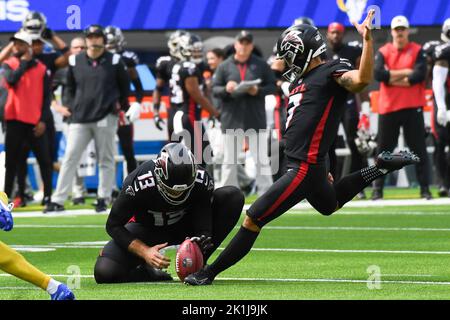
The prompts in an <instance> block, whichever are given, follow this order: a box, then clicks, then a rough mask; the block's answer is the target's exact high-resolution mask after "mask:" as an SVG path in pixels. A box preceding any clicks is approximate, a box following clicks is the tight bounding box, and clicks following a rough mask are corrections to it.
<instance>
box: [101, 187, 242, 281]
mask: <svg viewBox="0 0 450 320" xmlns="http://www.w3.org/2000/svg"><path fill="white" fill-rule="evenodd" d="M211 205H212V214H213V217H212V242H213V244H214V247H213V248H212V249H211V250H210V251H209V252H207V253H206V254H205V255H204V263H205V264H206V261H207V260H208V258H209V257H210V255H211V254H212V253H213V252H214V250H216V249H217V248H218V247H219V245H220V244H221V243H222V241H223V240H224V239H225V238H226V237H227V235H228V234H229V233H230V232H231V230H232V229H233V227H234V226H235V225H236V223H237V221H238V220H239V217H240V215H241V212H242V208H243V206H244V196H243V194H242V192H241V191H240V190H239V189H237V188H236V187H232V186H227V187H222V188H219V189H216V190H214V192H213V199H212V204H211ZM189 219H190V215H189V213H187V214H186V215H185V216H184V218H183V220H181V221H180V222H178V223H176V224H174V225H171V226H166V227H159V228H155V227H153V226H145V225H143V224H140V223H128V224H127V225H126V228H127V229H128V230H129V231H130V232H131V233H133V234H134V235H136V238H138V239H139V240H141V241H143V242H144V243H145V244H146V245H148V246H154V245H157V244H161V243H165V242H168V245H169V246H170V245H178V244H181V243H182V242H183V241H184V240H185V239H186V237H192V236H194V235H195V234H194V230H195V228H194V225H195V221H190V220H189ZM172 263H174V261H173V262H172ZM143 264H145V261H144V260H143V259H141V258H139V257H137V256H135V255H134V254H132V253H131V252H129V251H128V250H125V249H123V248H121V247H120V246H119V245H117V243H116V242H115V241H114V240H111V241H109V242H108V243H107V244H106V246H105V247H104V248H103V250H102V252H101V253H100V256H99V257H98V258H97V262H96V264H95V268H94V276H95V281H96V282H97V283H121V282H145V281H149V280H148V278H146V277H145V275H137V274H136V272H135V270H136V268H137V267H138V266H140V265H143Z"/></svg>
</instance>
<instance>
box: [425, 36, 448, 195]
mask: <svg viewBox="0 0 450 320" xmlns="http://www.w3.org/2000/svg"><path fill="white" fill-rule="evenodd" d="M424 51H425V48H424ZM425 52H426V51H425ZM436 60H445V61H447V63H448V64H449V65H450V43H444V44H440V45H435V46H434V49H433V61H436ZM445 86H446V88H447V94H446V96H445V102H446V105H447V110H448V109H449V106H450V75H448V76H447V82H446V84H445ZM433 106H434V110H433V118H432V132H433V136H434V138H435V148H436V151H435V163H436V170H437V176H438V179H439V180H440V181H439V182H440V186H443V187H445V188H446V189H447V190H448V189H449V188H450V154H449V153H446V152H445V147H446V146H448V147H450V124H448V123H447V125H446V126H445V127H443V126H441V125H440V124H438V123H437V121H436V118H437V106H436V102H434V104H433Z"/></svg>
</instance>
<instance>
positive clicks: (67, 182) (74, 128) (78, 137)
mask: <svg viewBox="0 0 450 320" xmlns="http://www.w3.org/2000/svg"><path fill="white" fill-rule="evenodd" d="M105 120H106V123H105ZM117 124H118V117H117V116H115V115H112V114H110V115H108V116H107V117H106V118H104V119H102V120H100V121H99V122H94V123H72V124H70V125H69V132H68V136H67V147H66V153H65V154H64V159H63V163H62V166H61V170H60V172H59V176H58V183H57V185H56V191H55V193H54V194H53V196H52V202H56V203H59V204H64V201H65V200H66V199H67V197H68V196H69V193H70V191H71V189H72V182H73V179H74V177H75V173H76V171H77V168H78V163H79V161H80V158H81V155H82V153H83V151H84V150H85V149H86V147H87V145H88V144H89V142H90V141H91V139H94V142H95V150H96V154H97V157H98V158H97V159H98V166H99V185H98V191H97V197H98V198H103V199H110V197H111V192H112V188H113V185H114V178H115V170H114V169H115V168H114V165H115V163H114V152H115V137H116V131H117Z"/></svg>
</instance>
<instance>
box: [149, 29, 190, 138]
mask: <svg viewBox="0 0 450 320" xmlns="http://www.w3.org/2000/svg"><path fill="white" fill-rule="evenodd" d="M186 34H188V32H186V31H184V30H177V31H175V32H172V33H171V34H170V37H169V40H168V41H167V47H168V48H169V53H170V55H168V56H161V57H159V58H158V60H156V86H155V89H154V90H153V112H154V117H153V119H154V121H155V126H156V128H157V129H158V130H163V128H162V126H161V125H162V124H163V123H164V121H163V120H162V119H161V117H160V115H159V109H160V106H161V96H162V94H163V91H164V89H165V87H167V86H168V85H169V82H170V77H171V76H172V68H173V66H174V65H175V64H176V63H177V62H179V61H180V60H181V58H182V57H181V55H180V46H179V42H180V38H181V36H183V35H186ZM166 108H167V137H168V139H167V140H168V141H171V139H172V134H173V117H174V115H175V113H176V112H177V106H176V105H175V104H174V103H172V101H171V102H170V106H167V107H166Z"/></svg>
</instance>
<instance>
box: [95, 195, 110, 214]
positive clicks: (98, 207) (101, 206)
mask: <svg viewBox="0 0 450 320" xmlns="http://www.w3.org/2000/svg"><path fill="white" fill-rule="evenodd" d="M107 208H108V206H107V205H106V201H105V199H102V198H98V199H97V203H96V204H95V212H105V211H106V209H107Z"/></svg>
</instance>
